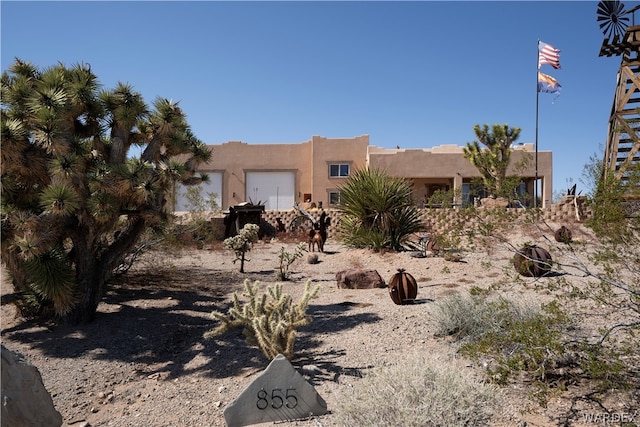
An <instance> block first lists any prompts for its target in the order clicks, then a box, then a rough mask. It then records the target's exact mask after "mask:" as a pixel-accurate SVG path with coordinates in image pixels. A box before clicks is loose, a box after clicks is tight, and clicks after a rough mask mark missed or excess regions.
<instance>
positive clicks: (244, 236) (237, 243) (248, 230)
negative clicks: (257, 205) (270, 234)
mask: <svg viewBox="0 0 640 427" xmlns="http://www.w3.org/2000/svg"><path fill="white" fill-rule="evenodd" d="M259 230H260V226H258V225H256V224H245V226H244V227H242V230H240V233H239V234H237V235H235V236H233V237H229V238H227V239H224V242H222V246H223V247H224V248H226V249H231V250H233V252H234V254H235V256H236V257H235V259H234V260H233V263H234V264H235V263H236V261H240V273H244V262H245V261H249V260H248V259H246V253H247V252H249V251H250V250H251V246H252V245H253V243H255V242H257V241H258V231H259Z"/></svg>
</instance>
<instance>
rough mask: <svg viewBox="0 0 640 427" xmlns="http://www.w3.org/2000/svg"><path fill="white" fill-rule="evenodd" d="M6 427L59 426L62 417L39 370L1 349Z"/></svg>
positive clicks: (2, 400)
mask: <svg viewBox="0 0 640 427" xmlns="http://www.w3.org/2000/svg"><path fill="white" fill-rule="evenodd" d="M0 353H1V354H2V366H1V369H2V397H1V400H0V401H1V402H2V411H1V412H0V416H1V417H2V422H1V425H2V427H36V426H42V427H58V426H61V425H62V415H60V413H59V412H58V411H56V408H55V407H54V406H53V400H52V399H51V395H50V394H49V392H48V391H47V389H46V388H45V387H44V383H43V382H42V377H41V376H40V372H39V371H38V368H36V367H35V366H33V365H32V364H31V363H29V362H28V361H27V360H26V359H25V358H24V356H23V355H21V354H20V353H17V352H14V351H11V350H9V349H8V348H6V347H5V346H4V345H2V346H1V349H0Z"/></svg>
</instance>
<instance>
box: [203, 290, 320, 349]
mask: <svg viewBox="0 0 640 427" xmlns="http://www.w3.org/2000/svg"><path fill="white" fill-rule="evenodd" d="M244 288H245V291H244V293H243V294H242V295H243V296H244V297H246V298H248V301H246V302H245V303H244V305H243V304H242V303H241V302H240V297H239V296H238V294H237V292H234V294H233V307H231V308H230V309H229V312H228V313H227V314H224V313H222V312H220V311H214V312H212V313H211V315H212V316H213V318H214V319H216V320H217V321H219V322H220V324H219V325H218V326H217V327H216V328H214V329H212V330H210V331H208V332H206V333H205V334H204V338H205V339H210V338H212V337H214V336H217V335H220V334H222V333H224V332H226V331H228V330H230V329H234V328H243V331H242V333H243V334H244V336H245V337H246V339H247V343H248V344H249V345H252V346H257V347H258V348H260V350H261V351H262V353H263V354H264V355H265V356H266V357H267V359H269V360H272V359H273V358H275V357H276V356H277V355H278V354H282V355H284V356H285V357H286V358H287V359H289V360H292V359H293V350H294V342H295V337H296V330H297V329H298V328H300V327H301V326H304V325H307V324H309V323H310V322H311V320H312V319H311V317H310V316H307V315H306V311H307V307H308V305H309V301H310V300H311V299H312V298H315V297H316V295H317V294H318V291H319V290H320V286H319V285H316V286H315V287H313V288H312V287H311V280H308V281H307V283H306V284H305V287H304V292H303V294H302V297H301V298H300V301H298V302H297V303H295V304H294V303H293V300H292V298H291V295H288V294H283V293H282V283H276V284H275V286H273V287H271V286H269V287H267V293H268V295H267V293H263V294H262V295H258V289H259V283H258V282H254V284H253V285H251V284H250V283H249V280H245V282H244ZM268 296H270V297H271V300H268Z"/></svg>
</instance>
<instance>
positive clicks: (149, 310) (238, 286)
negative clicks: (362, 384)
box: [2, 268, 380, 379]
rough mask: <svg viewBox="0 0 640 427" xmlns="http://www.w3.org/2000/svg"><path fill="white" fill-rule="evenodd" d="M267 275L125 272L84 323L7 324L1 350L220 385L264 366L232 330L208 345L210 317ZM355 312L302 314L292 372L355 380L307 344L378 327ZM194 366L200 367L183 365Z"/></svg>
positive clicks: (341, 308) (371, 317)
mask: <svg viewBox="0 0 640 427" xmlns="http://www.w3.org/2000/svg"><path fill="white" fill-rule="evenodd" d="M268 274H270V273H269V272H256V273H248V274H240V273H236V272H229V271H228V270H224V271H216V270H213V269H204V268H188V269H181V270H180V271H178V270H175V271H173V272H171V273H167V272H166V271H157V272H149V271H146V272H143V273H142V272H136V273H131V272H130V273H127V274H126V275H125V276H123V278H122V279H123V280H122V282H121V283H120V284H116V285H113V286H112V287H111V288H110V290H109V291H108V292H107V293H106V295H105V297H104V299H103V302H102V303H101V305H100V307H99V308H98V312H97V315H96V319H95V321H93V322H92V323H90V324H87V325H78V326H72V325H44V324H38V323H34V322H30V321H18V322H12V323H13V324H12V325H11V326H9V327H6V328H3V329H2V339H3V342H5V344H9V345H10V343H11V342H21V343H24V344H28V345H29V346H31V347H33V348H38V349H39V350H40V351H42V353H43V354H44V355H45V356H47V357H50V358H52V359H56V358H60V359H62V358H73V357H80V356H82V357H87V356H89V357H90V358H93V359H95V360H106V361H118V362H126V363H131V364H133V365H135V368H136V369H137V370H138V371H140V372H141V373H144V374H151V373H155V372H167V373H168V375H169V377H170V378H178V377H180V376H183V375H189V374H193V373H194V372H200V373H202V374H203V375H208V376H212V377H216V378H224V377H229V376H234V375H237V374H239V373H242V372H247V370H249V371H251V370H262V369H264V368H265V367H266V366H267V364H268V363H269V362H270V361H268V360H266V358H265V356H264V355H262V353H261V352H260V350H258V349H257V348H253V347H249V346H248V345H247V344H246V342H245V339H244V336H243V335H242V331H241V330H240V329H236V330H231V331H228V332H226V333H224V334H222V335H220V336H217V337H215V338H213V339H209V340H205V339H204V338H203V334H204V333H205V332H206V331H208V330H209V329H212V328H213V327H214V326H215V322H214V321H213V320H212V318H211V316H210V313H211V311H213V310H219V311H222V312H226V311H227V310H228V308H229V296H230V295H231V294H232V293H233V292H235V291H237V292H242V290H243V286H242V282H243V280H244V279H249V280H251V281H254V280H264V277H265V275H268ZM271 274H275V273H271ZM6 297H7V298H8V299H10V298H11V296H10V295H9V296H6ZM7 298H5V299H7ZM355 308H356V307H354V306H351V305H348V304H331V305H324V306H322V305H312V306H310V307H309V309H308V314H310V315H311V316H312V317H313V319H314V321H313V322H312V323H311V324H310V325H307V326H306V327H304V328H302V329H301V330H300V331H299V332H300V333H299V336H298V339H297V341H296V348H297V349H301V350H300V351H299V352H296V356H299V357H298V358H297V359H296V361H295V364H296V365H298V366H301V365H303V364H305V363H306V362H308V361H313V363H315V364H316V365H318V364H320V367H321V369H322V370H323V372H329V373H332V374H331V375H332V376H333V378H332V379H335V378H337V376H338V375H343V374H349V372H351V370H353V374H354V375H356V374H357V371H358V369H359V367H354V368H340V369H338V368H337V367H336V366H335V363H334V362H333V359H334V358H336V357H338V356H339V355H338V354H329V353H331V352H329V353H323V354H317V353H316V352H315V349H317V347H318V346H319V345H320V344H321V341H318V340H317V338H315V336H316V335H318V332H320V331H322V332H325V333H326V332H330V333H339V332H340V331H342V330H346V329H350V328H353V327H355V326H357V325H358V324H361V323H370V322H377V321H379V320H380V318H379V317H378V316H377V315H376V314H374V313H362V312H360V313H355V312H353V313H351V311H352V310H354V309H355ZM6 323H7V322H4V324H5V325H6ZM298 353H299V355H298ZM196 358H198V359H199V360H201V361H204V362H205V363H197V364H190V362H191V361H193V360H194V359H196ZM309 363H311V362H309ZM191 365H194V366H195V367H192V366H191ZM327 379H328V378H327Z"/></svg>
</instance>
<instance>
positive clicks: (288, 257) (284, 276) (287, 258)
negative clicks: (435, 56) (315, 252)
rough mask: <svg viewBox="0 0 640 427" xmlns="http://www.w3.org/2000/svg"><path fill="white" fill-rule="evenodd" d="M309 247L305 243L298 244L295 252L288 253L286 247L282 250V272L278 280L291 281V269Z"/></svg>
mask: <svg viewBox="0 0 640 427" xmlns="http://www.w3.org/2000/svg"><path fill="white" fill-rule="evenodd" d="M306 248H307V246H306V244H305V243H304V242H300V243H298V246H296V247H295V248H294V250H293V252H287V250H286V249H285V247H284V246H283V247H281V248H280V254H279V255H278V258H279V259H280V270H279V272H278V280H289V267H290V266H291V264H293V263H294V262H295V260H297V259H298V258H300V257H301V256H302V255H304V253H305V252H306V251H307V249H306Z"/></svg>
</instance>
